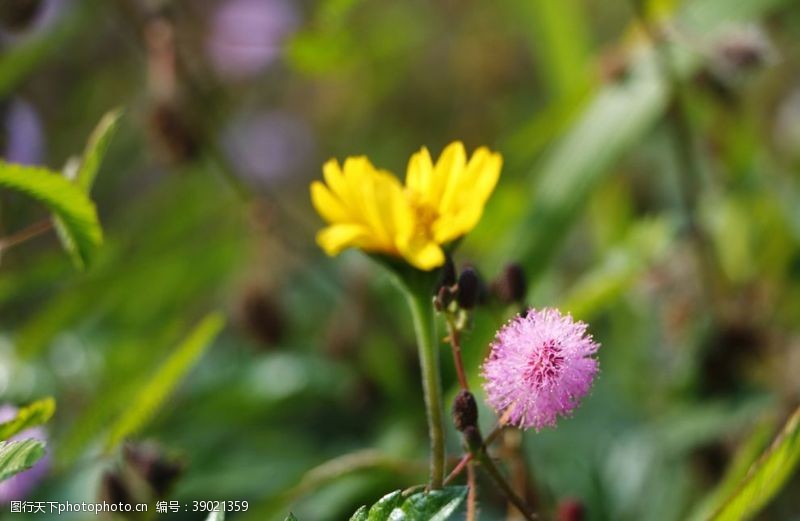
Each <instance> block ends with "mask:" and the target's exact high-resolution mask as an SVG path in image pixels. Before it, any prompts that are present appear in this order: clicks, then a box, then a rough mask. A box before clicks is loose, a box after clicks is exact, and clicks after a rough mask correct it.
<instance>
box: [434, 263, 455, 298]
mask: <svg viewBox="0 0 800 521" xmlns="http://www.w3.org/2000/svg"><path fill="white" fill-rule="evenodd" d="M455 283H456V266H455V264H453V259H452V257H450V256H449V255H448V256H447V257H446V258H445V261H444V265H443V266H442V267H441V269H440V271H439V282H438V284H436V288H437V290H438V289H439V288H441V287H442V286H448V287H449V286H452V285H453V284H455Z"/></svg>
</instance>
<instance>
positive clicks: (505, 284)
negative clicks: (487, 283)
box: [492, 263, 528, 304]
mask: <svg viewBox="0 0 800 521" xmlns="http://www.w3.org/2000/svg"><path fill="white" fill-rule="evenodd" d="M492 290H493V291H494V294H495V296H496V297H497V299H498V300H499V301H500V302H502V303H503V304H512V303H514V302H518V303H521V302H522V301H523V300H524V299H525V295H526V294H527V293H528V283H527V281H526V279H525V272H524V271H523V269H522V266H520V265H519V264H517V263H511V264H508V265H506V267H505V268H504V269H503V273H501V274H500V276H499V277H498V278H497V280H495V281H494V282H493V283H492Z"/></svg>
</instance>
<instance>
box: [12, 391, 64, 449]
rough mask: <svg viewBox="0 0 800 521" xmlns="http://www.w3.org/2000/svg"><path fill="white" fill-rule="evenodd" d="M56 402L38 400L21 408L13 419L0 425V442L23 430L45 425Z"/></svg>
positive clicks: (54, 408) (49, 399) (50, 399)
mask: <svg viewBox="0 0 800 521" xmlns="http://www.w3.org/2000/svg"><path fill="white" fill-rule="evenodd" d="M55 410H56V402H55V400H53V399H52V398H45V399H43V400H38V401H36V402H33V403H32V404H30V405H28V406H26V407H23V408H22V409H20V410H19V411H18V412H17V415H16V417H14V418H13V419H11V420H9V421H7V422H4V423H0V440H7V439H9V438H10V437H12V436H14V435H15V434H18V433H20V432H22V431H24V430H25V429H30V428H31V427H35V426H37V425H41V424H43V423H45V422H46V421H47V420H49V419H50V417H51V416H53V413H54V412H55Z"/></svg>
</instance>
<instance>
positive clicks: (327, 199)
mask: <svg viewBox="0 0 800 521" xmlns="http://www.w3.org/2000/svg"><path fill="white" fill-rule="evenodd" d="M311 203H312V204H313V205H314V209H315V210H317V213H318V214H320V216H322V218H323V219H325V220H326V221H328V222H329V223H331V224H333V223H337V222H340V223H341V222H347V221H349V220H350V214H349V213H348V211H347V209H346V208H345V207H344V206H343V205H342V202H341V201H340V200H339V199H338V198H337V197H336V196H334V195H333V194H332V193H331V192H330V190H328V187H326V186H325V185H324V184H322V183H321V182H319V181H314V182H313V183H311Z"/></svg>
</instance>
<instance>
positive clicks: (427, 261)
mask: <svg viewBox="0 0 800 521" xmlns="http://www.w3.org/2000/svg"><path fill="white" fill-rule="evenodd" d="M402 253H403V257H404V258H405V259H406V260H407V261H408V262H409V264H411V265H412V266H414V267H415V268H419V269H421V270H423V271H429V270H432V269H433V268H436V267H438V266H441V265H442V264H444V252H443V251H442V248H441V247H440V246H439V245H438V244H436V243H435V242H433V241H428V240H414V241H412V242H411V244H409V245H408V248H407V249H406V250H405V251H403V252H402Z"/></svg>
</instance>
